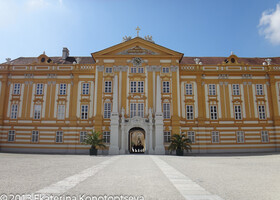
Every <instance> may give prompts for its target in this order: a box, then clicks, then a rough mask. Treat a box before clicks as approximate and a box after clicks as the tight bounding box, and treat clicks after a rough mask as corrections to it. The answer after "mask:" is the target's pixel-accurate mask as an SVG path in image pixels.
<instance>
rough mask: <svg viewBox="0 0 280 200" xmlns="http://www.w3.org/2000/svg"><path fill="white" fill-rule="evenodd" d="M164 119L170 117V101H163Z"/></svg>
mask: <svg viewBox="0 0 280 200" xmlns="http://www.w3.org/2000/svg"><path fill="white" fill-rule="evenodd" d="M162 107H163V108H162V110H163V119H170V103H163V105H162Z"/></svg>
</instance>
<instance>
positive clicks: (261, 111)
mask: <svg viewBox="0 0 280 200" xmlns="http://www.w3.org/2000/svg"><path fill="white" fill-rule="evenodd" d="M259 119H265V107H264V105H261V106H259Z"/></svg>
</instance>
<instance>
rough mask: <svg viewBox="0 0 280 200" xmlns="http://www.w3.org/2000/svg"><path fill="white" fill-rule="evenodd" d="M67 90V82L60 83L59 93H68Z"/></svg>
mask: <svg viewBox="0 0 280 200" xmlns="http://www.w3.org/2000/svg"><path fill="white" fill-rule="evenodd" d="M66 90H67V84H66V83H60V85H59V95H66Z"/></svg>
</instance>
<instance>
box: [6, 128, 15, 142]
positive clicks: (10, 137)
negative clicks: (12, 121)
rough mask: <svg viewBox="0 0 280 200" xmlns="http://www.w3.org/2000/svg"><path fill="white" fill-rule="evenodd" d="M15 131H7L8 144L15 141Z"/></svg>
mask: <svg viewBox="0 0 280 200" xmlns="http://www.w3.org/2000/svg"><path fill="white" fill-rule="evenodd" d="M15 135H16V134H15V131H9V133H8V142H13V141H15Z"/></svg>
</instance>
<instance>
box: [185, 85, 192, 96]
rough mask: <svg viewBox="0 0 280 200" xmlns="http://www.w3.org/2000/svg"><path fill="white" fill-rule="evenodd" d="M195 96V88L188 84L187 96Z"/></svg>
mask: <svg viewBox="0 0 280 200" xmlns="http://www.w3.org/2000/svg"><path fill="white" fill-rule="evenodd" d="M192 94H193V88H192V84H191V83H187V84H186V95H192Z"/></svg>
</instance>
